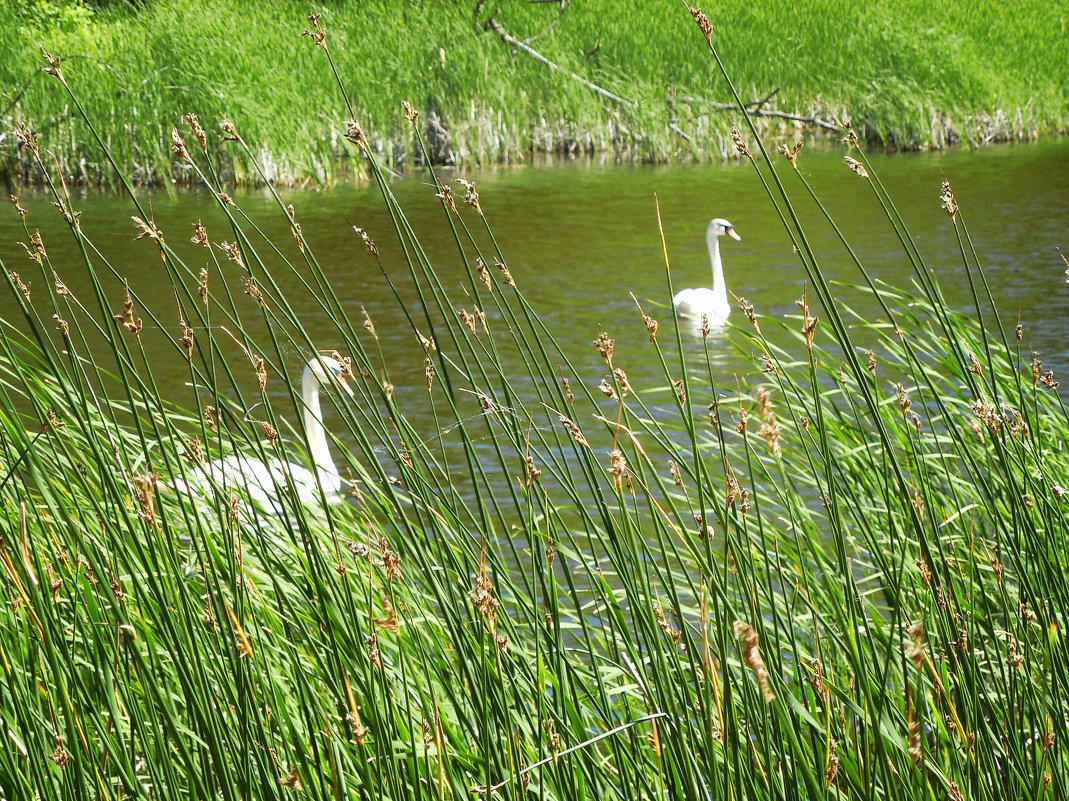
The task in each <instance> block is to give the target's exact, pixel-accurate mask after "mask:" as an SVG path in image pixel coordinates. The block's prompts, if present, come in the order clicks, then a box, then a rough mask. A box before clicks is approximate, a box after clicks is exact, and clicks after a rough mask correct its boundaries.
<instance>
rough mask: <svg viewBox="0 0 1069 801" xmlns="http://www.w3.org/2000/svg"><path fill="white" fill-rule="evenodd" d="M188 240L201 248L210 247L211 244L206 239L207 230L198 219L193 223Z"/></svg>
mask: <svg viewBox="0 0 1069 801" xmlns="http://www.w3.org/2000/svg"><path fill="white" fill-rule="evenodd" d="M189 241H190V242H192V243H193V244H194V245H200V246H201V247H202V248H210V247H211V246H212V245H211V243H210V242H209V241H208V231H207V229H206V228H205V227H204V224H203V223H202V222H201V221H200V220H197V221H196V222H195V223H193V236H191V237H190V238H189Z"/></svg>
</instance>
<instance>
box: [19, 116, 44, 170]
mask: <svg viewBox="0 0 1069 801" xmlns="http://www.w3.org/2000/svg"><path fill="white" fill-rule="evenodd" d="M15 138H16V139H17V140H18V141H19V143H20V144H22V145H23V146H25V147H28V148H29V149H30V152H31V153H33V157H34V158H35V159H36V160H37V161H40V160H41V147H40V145H39V141H40V139H41V135H40V134H35V133H34V132H33V131H31V130H30V129H29V128H28V127H27V126H26V125H25V124H24V123H21V122H20V123H18V124H17V125H16V126H15Z"/></svg>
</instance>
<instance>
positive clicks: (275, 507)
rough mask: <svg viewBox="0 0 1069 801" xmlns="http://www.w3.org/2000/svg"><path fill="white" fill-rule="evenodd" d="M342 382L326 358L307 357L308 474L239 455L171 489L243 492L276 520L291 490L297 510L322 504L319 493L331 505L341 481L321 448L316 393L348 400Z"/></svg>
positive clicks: (204, 467)
mask: <svg viewBox="0 0 1069 801" xmlns="http://www.w3.org/2000/svg"><path fill="white" fill-rule="evenodd" d="M345 376H346V370H345V368H344V367H343V366H342V365H341V363H340V362H338V361H337V360H336V359H332V358H331V357H329V356H315V357H313V358H312V359H311V360H310V361H309V362H308V364H307V365H306V366H305V368H304V371H303V372H302V373H301V399H302V400H303V401H304V410H303V415H304V429H305V433H306V434H307V437H308V456H309V459H310V461H311V463H312V468H313V469H312V470H309V469H308V468H307V467H304V466H303V465H299V464H294V463H292V462H283V461H281V460H279V459H271V460H269V461H266V462H264V461H260V460H259V459H256V458H253V457H251V456H248V455H246V454H243V453H235V454H232V455H230V456H225V457H223V458H221V459H216V460H214V461H212V462H209V463H208V464H206V465H201V466H200V467H199V468H197V470H196V472H195V474H194V475H192V476H190V477H189V479H188V480H184V479H178V478H176V479H174V480H173V482H172V484H173V487H174V489H175V490H176V491H178V492H182V493H185V494H187V495H191V496H196V495H210V494H211V493H212V492H213V491H218V490H221V489H225V488H227V487H233V488H234V489H235V490H238V491H240V492H244V494H245V495H246V496H247V497H248V499H249V501H251V502H252V504H253V505H254V506H256V507H259V508H260V509H263V510H265V511H267V512H270V513H271V514H274V515H276V516H278V517H281V516H282V515H283V513H284V512H283V510H284V508H285V504H284V503H283V502H282V498H283V497H285V496H287V495H288V494H289V492H290V487H291V486H292V488H293V497H295V498H296V500H297V502H298V503H300V504H302V505H306V506H307V505H315V504H318V503H319V502H320V500H321V498H322V496H321V495H320V487H322V491H323V493H324V494H325V495H326V496H327V498H328V500H337V495H338V493H339V492H340V491H341V476H340V475H339V474H338V469H337V468H336V467H335V466H334V460H333V459H332V458H331V455H330V447H329V445H328V444H327V434H326V431H325V429H324V428H323V415H322V410H321V407H320V405H319V390H320V387H322V386H330V385H334V386H337V387H340V388H341V389H342V390H343V391H344V392H346V393H347V394H348V395H349V396H352V394H353V391H352V389H351V388H350V387H349V385H348V384H347V383H346V382H345ZM313 471H314V472H313ZM331 496H335V497H334V498H332V497H331Z"/></svg>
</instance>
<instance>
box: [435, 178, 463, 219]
mask: <svg viewBox="0 0 1069 801" xmlns="http://www.w3.org/2000/svg"><path fill="white" fill-rule="evenodd" d="M435 197H436V198H438V199H439V200H440V201H442V202H443V203H445V205H446V206H447V207H448V208H449V210H450V211H451V212H453V214H456V215H457V216H460V212H459V211H457V201H456V198H454V197H453V190H452V189H450V188H449V187H448V186H447V185H446V184H443V183H442V182H441V181H439V182H438V192H437V194H435Z"/></svg>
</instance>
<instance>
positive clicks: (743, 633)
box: [733, 620, 776, 701]
mask: <svg viewBox="0 0 1069 801" xmlns="http://www.w3.org/2000/svg"><path fill="white" fill-rule="evenodd" d="M733 628H734V631H735V639H737V640H739V641H740V642H741V643H742V658H743V661H744V662H745V663H746V665H747V667H749V668H750V670H752V671H753V672H754V675H755V676H756V677H757V681H758V683H759V684H760V685H761V694H762V695H763V696H764V698H765V700H766V701H772V700H773V699H775V697H776V694H775V693H774V692H772V688H771V686H770V685H769V681H768V670H767V669H766V668H765V662H764V660H763V659H762V658H761V651H760V637H759V636H758V634H757V632H756V631H754V629H753V627H752V626H751V625H750V624H749V623H744V622H743V621H741V620H736V621H735V625H734V627H733Z"/></svg>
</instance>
